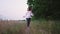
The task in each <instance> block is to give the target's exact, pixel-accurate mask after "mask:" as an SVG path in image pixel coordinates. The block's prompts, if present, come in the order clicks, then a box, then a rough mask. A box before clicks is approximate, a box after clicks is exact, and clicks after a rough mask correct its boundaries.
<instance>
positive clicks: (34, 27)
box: [0, 20, 54, 34]
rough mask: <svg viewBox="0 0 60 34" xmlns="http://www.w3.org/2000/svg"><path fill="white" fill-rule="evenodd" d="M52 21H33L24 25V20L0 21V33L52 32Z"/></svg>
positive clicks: (49, 33)
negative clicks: (27, 25) (28, 25)
mask: <svg viewBox="0 0 60 34" xmlns="http://www.w3.org/2000/svg"><path fill="white" fill-rule="evenodd" d="M53 26H54V21H41V22H40V21H34V22H31V24H30V27H29V28H27V27H26V21H19V20H18V21H17V20H10V21H7V20H4V21H0V34H52V32H51V31H53ZM53 32H54V31H53Z"/></svg>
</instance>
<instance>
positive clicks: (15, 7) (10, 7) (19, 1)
mask: <svg viewBox="0 0 60 34" xmlns="http://www.w3.org/2000/svg"><path fill="white" fill-rule="evenodd" d="M27 7H28V5H27V0H0V19H8V20H22V19H24V18H23V16H24V15H25V13H26V12H27Z"/></svg>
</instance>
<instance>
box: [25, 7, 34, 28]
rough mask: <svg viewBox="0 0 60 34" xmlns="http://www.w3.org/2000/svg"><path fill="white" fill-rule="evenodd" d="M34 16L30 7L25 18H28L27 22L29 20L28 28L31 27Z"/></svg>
mask: <svg viewBox="0 0 60 34" xmlns="http://www.w3.org/2000/svg"><path fill="white" fill-rule="evenodd" d="M32 16H33V13H32V8H31V7H29V8H28V10H27V13H26V15H25V16H24V17H26V20H27V27H29V25H30V22H31V18H32Z"/></svg>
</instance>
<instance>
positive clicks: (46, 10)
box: [27, 0, 60, 19]
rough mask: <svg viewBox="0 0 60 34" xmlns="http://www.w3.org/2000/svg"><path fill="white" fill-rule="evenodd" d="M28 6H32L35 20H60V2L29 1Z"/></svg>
mask: <svg viewBox="0 0 60 34" xmlns="http://www.w3.org/2000/svg"><path fill="white" fill-rule="evenodd" d="M27 4H28V5H29V6H32V8H33V13H34V15H35V16H34V19H39V18H46V19H59V18H60V16H59V15H60V2H59V0H28V2H27Z"/></svg>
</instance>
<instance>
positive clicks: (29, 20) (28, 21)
mask: <svg viewBox="0 0 60 34" xmlns="http://www.w3.org/2000/svg"><path fill="white" fill-rule="evenodd" d="M30 22H31V18H27V27H29V25H30Z"/></svg>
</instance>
